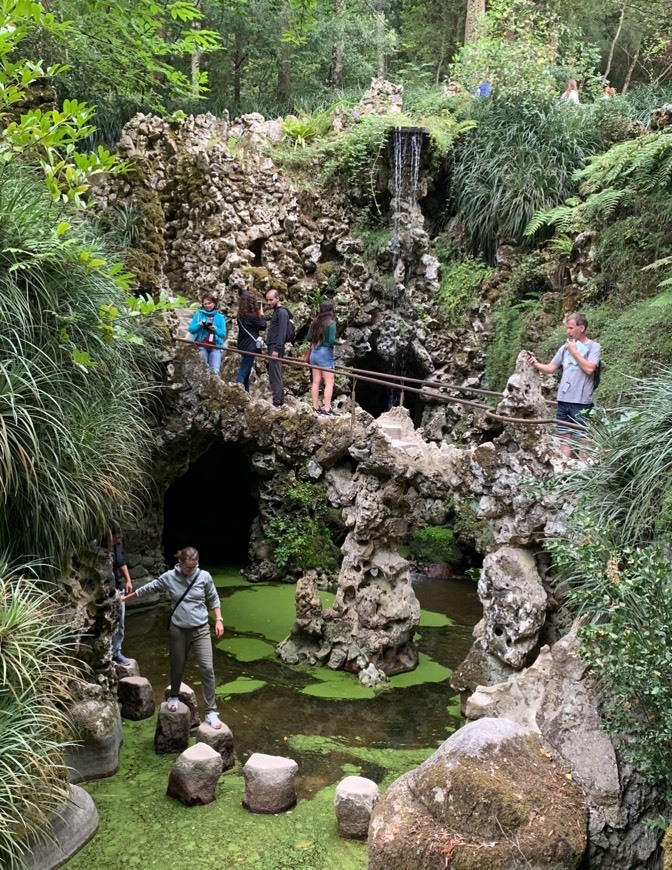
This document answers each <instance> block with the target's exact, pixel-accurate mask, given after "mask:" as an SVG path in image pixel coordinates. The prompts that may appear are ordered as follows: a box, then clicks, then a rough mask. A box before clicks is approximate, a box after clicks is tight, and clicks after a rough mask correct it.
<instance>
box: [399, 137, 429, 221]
mask: <svg viewBox="0 0 672 870" xmlns="http://www.w3.org/2000/svg"><path fill="white" fill-rule="evenodd" d="M422 137H423V131H421V130H417V129H415V128H407V127H395V128H394V131H393V136H392V154H393V170H394V192H393V199H392V220H393V225H394V230H395V235H398V234H399V229H400V223H401V219H400V218H401V209H402V204H403V206H404V207H405V208H406V210H407V211H408V213H409V215H413V214H414V213H415V212H417V210H418V178H419V176H420V152H421V151H422ZM404 188H405V189H406V190H404ZM406 191H407V192H406ZM405 193H406V195H404V194H405Z"/></svg>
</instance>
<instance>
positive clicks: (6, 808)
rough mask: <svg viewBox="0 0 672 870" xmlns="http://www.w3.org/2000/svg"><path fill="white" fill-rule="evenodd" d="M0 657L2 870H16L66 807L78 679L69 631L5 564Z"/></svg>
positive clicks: (53, 608) (24, 573)
mask: <svg viewBox="0 0 672 870" xmlns="http://www.w3.org/2000/svg"><path fill="white" fill-rule="evenodd" d="M0 650H1V651H2V653H1V654H0V866H2V867H5V868H8V870H13V868H20V867H22V866H23V860H22V855H23V853H24V852H25V850H26V848H27V847H28V845H29V842H30V839H31V837H34V836H39V835H40V834H42V833H43V832H44V829H45V823H46V822H47V820H48V819H49V816H50V815H51V814H52V813H53V812H54V811H55V810H56V809H58V807H59V806H60V805H62V804H63V802H64V801H65V800H66V799H67V796H68V780H67V775H66V770H65V768H64V765H63V748H64V746H65V745H67V741H68V740H69V738H70V725H69V722H68V717H67V714H66V712H65V708H64V704H65V703H66V701H67V700H68V699H69V698H70V697H72V693H73V690H75V689H76V687H77V685H78V683H79V682H80V679H81V678H80V676H79V670H78V665H77V662H76V661H75V659H74V658H73V657H72V655H71V653H72V650H73V634H72V629H71V627H70V626H69V625H68V624H67V622H66V617H65V614H63V613H62V612H61V610H60V608H59V607H58V605H57V604H56V601H55V599H54V597H53V594H51V593H50V592H48V591H45V588H44V585H42V584H40V585H38V581H37V577H36V576H35V574H34V572H33V571H32V570H31V568H30V567H28V568H25V567H24V568H19V569H17V570H12V568H11V567H10V566H9V565H8V564H7V563H6V562H4V563H0Z"/></svg>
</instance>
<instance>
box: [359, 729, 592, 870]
mask: <svg viewBox="0 0 672 870" xmlns="http://www.w3.org/2000/svg"><path fill="white" fill-rule="evenodd" d="M587 822H588V811H587V807H586V805H585V803H584V800H583V795H582V793H581V791H580V789H579V788H578V786H577V785H576V784H575V783H574V782H573V781H572V780H571V777H570V776H569V775H568V774H566V773H565V771H564V770H562V769H561V768H560V767H558V766H557V765H556V764H555V763H554V762H553V761H552V760H551V759H550V758H549V757H548V756H547V755H546V754H545V752H544V751H543V750H542V747H541V744H540V742H539V738H538V737H537V735H536V734H534V733H533V732H531V731H530V730H528V729H526V728H523V727H522V726H520V725H517V724H516V723H514V722H511V721H509V720H506V719H480V720H478V721H477V722H471V723H469V724H468V725H465V726H464V728H461V729H460V730H459V731H457V732H456V733H455V734H454V735H453V736H452V737H450V738H449V739H448V740H447V741H446V742H445V743H444V744H443V745H442V746H441V747H440V748H439V749H438V750H437V751H436V752H435V753H434V754H433V755H432V756H430V758H428V759H427V761H425V762H424V763H423V764H421V765H420V767H418V768H416V770H413V771H411V772H410V773H407V774H404V775H403V776H402V777H400V778H399V779H398V780H396V782H394V783H393V784H392V785H391V786H390V788H389V789H388V791H387V793H386V794H385V797H384V798H383V799H382V800H381V801H380V803H379V804H378V806H377V807H376V809H375V810H374V813H373V816H372V819H371V826H370V829H369V870H416V868H417V870H421V868H424V867H445V866H450V867H451V868H453V870H491V868H493V867H501V868H514V867H532V868H541V867H544V868H546V870H572V868H578V867H579V866H580V864H581V861H582V860H583V855H584V852H585V849H586V843H587Z"/></svg>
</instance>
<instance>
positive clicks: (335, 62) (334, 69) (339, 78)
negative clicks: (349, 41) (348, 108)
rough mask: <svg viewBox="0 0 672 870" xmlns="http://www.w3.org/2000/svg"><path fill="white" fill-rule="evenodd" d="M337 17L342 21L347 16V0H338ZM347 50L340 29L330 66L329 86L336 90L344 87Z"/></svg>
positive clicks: (332, 50) (332, 51)
mask: <svg viewBox="0 0 672 870" xmlns="http://www.w3.org/2000/svg"><path fill="white" fill-rule="evenodd" d="M334 11H335V13H336V18H337V19H338V20H339V21H340V22H342V21H343V18H344V17H345V0H336V8H335V10H334ZM344 51H345V43H344V41H343V31H340V32H339V33H338V34H337V36H336V41H335V42H334V44H333V46H332V49H331V67H330V68H329V86H330V87H332V88H333V89H334V90H338V89H339V88H342V87H343V54H344Z"/></svg>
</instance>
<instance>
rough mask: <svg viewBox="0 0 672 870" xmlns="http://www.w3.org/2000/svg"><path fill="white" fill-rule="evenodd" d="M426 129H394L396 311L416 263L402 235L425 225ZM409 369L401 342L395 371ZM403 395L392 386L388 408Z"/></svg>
mask: <svg viewBox="0 0 672 870" xmlns="http://www.w3.org/2000/svg"><path fill="white" fill-rule="evenodd" d="M424 135H426V131H425V130H422V129H418V128H417V127H395V128H394V130H393V132H392V141H391V151H392V170H393V179H392V184H393V188H392V232H393V236H392V241H391V248H392V255H393V276H394V281H395V285H396V292H395V294H394V296H393V303H392V309H393V310H395V311H396V310H397V309H398V307H399V302H400V299H401V297H402V296H403V294H404V290H405V288H406V285H407V282H408V279H409V277H410V275H411V273H412V269H413V262H412V257H411V251H410V245H409V244H408V242H404V240H403V239H402V234H403V233H404V232H407V231H408V230H410V229H411V228H413V227H414V226H420V227H422V224H423V217H422V212H421V210H420V208H419V206H418V181H419V177H420V154H421V151H422V138H423V136H424ZM407 369H408V343H407V341H406V342H404V343H403V344H401V345H400V346H399V348H398V351H397V353H396V355H395V357H394V361H393V365H392V373H393V374H397V375H402V376H403V375H405V374H406V373H407ZM401 401H402V394H401V393H400V391H399V390H395V389H390V390H389V398H388V402H389V404H388V408H391V407H393V406H394V405H397V404H399V403H400V402H401Z"/></svg>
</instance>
